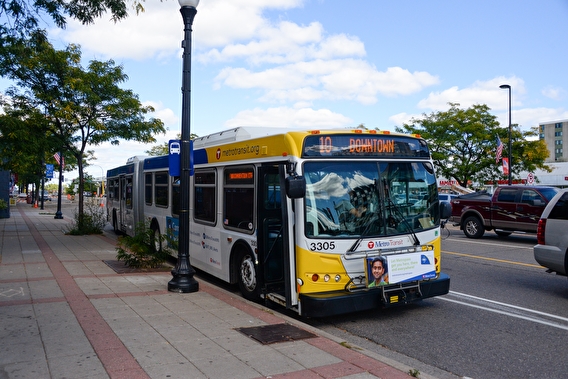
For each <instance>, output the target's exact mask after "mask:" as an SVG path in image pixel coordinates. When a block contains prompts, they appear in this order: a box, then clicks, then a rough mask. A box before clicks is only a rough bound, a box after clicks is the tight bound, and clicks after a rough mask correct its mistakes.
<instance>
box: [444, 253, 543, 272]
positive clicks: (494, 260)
mask: <svg viewBox="0 0 568 379" xmlns="http://www.w3.org/2000/svg"><path fill="white" fill-rule="evenodd" d="M442 253H444V254H450V255H458V256H460V257H467V258H475V259H482V260H486V261H493V262H500V263H509V264H513V265H519V266H526V267H534V268H542V269H544V267H542V266H541V265H535V264H532V263H522V262H515V261H508V260H506V259H497V258H488V257H480V256H478V255H471V254H464V253H456V252H453V251H442Z"/></svg>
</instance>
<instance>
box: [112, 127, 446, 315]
mask: <svg viewBox="0 0 568 379" xmlns="http://www.w3.org/2000/svg"><path fill="white" fill-rule="evenodd" d="M192 142H193V150H192V157H193V158H192V159H193V169H194V173H193V175H192V176H191V183H190V231H189V238H190V241H189V242H190V262H191V265H192V266H194V267H196V268H198V269H200V270H202V271H204V272H207V273H209V274H211V275H214V276H215V277H218V278H220V279H222V280H224V281H226V282H228V283H232V284H238V286H239V288H240V290H241V292H242V294H243V296H244V297H245V298H247V299H251V300H259V299H265V300H270V301H272V302H276V303H279V304H281V305H283V306H284V307H286V308H288V309H292V310H295V311H296V312H298V313H299V314H300V315H303V316H307V317H320V316H328V315H333V314H340V313H347V312H354V311H360V310H366V309H373V308H381V307H388V306H393V305H399V304H406V303H410V302H413V301H417V300H421V299H425V298H429V297H433V296H438V295H444V294H446V293H448V291H449V284H450V278H449V276H448V275H446V274H444V273H443V272H441V270H440V257H441V237H440V221H441V219H444V218H447V217H449V210H448V207H447V205H446V204H440V202H439V201H438V188H437V181H436V177H435V174H434V166H433V163H432V160H431V157H430V152H429V150H428V146H427V144H426V142H425V141H424V140H423V139H422V138H420V136H418V135H403V134H394V133H390V132H386V131H385V132H381V131H363V130H341V131H339V130H332V131H324V130H312V131H290V130H275V129H271V128H263V129H260V128H235V129H230V130H225V131H223V132H219V133H215V134H211V135H209V136H205V137H200V138H197V139H195V140H193V141H192ZM107 182H108V187H107V196H108V201H107V211H108V219H109V221H110V222H111V223H112V225H113V227H114V229H115V231H117V232H118V231H119V232H123V233H127V234H133V233H134V231H135V229H136V224H137V223H139V222H142V221H145V220H146V221H147V222H148V225H150V227H151V228H152V230H153V231H154V234H155V235H156V237H158V236H159V235H161V234H164V233H165V234H167V235H169V236H170V237H172V238H176V237H177V235H178V228H179V222H178V220H179V218H178V215H179V191H180V186H179V177H175V176H170V175H169V171H168V156H163V157H146V158H138V157H135V158H132V159H130V160H129V162H127V164H126V165H124V166H121V167H117V168H115V169H111V170H109V171H108V173H107ZM155 240H156V241H159V240H160V238H155ZM157 245H158V246H156V248H157V249H160V248H162V247H161V246H160V245H159V244H157Z"/></svg>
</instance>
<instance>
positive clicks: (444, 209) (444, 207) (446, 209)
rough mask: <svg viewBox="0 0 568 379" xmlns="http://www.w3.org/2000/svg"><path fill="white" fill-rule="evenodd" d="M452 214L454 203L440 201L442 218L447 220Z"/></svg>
mask: <svg viewBox="0 0 568 379" xmlns="http://www.w3.org/2000/svg"><path fill="white" fill-rule="evenodd" d="M451 215H452V205H451V204H450V203H446V202H440V219H442V220H445V219H448V218H450V216H451Z"/></svg>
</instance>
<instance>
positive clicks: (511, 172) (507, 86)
mask: <svg viewBox="0 0 568 379" xmlns="http://www.w3.org/2000/svg"><path fill="white" fill-rule="evenodd" d="M499 88H501V89H508V90H509V185H511V184H513V157H512V156H511V142H512V140H511V128H512V124H511V86H510V85H508V84H502V85H500V86H499Z"/></svg>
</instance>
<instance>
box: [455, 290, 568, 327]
mask: <svg viewBox="0 0 568 379" xmlns="http://www.w3.org/2000/svg"><path fill="white" fill-rule="evenodd" d="M450 294H452V295H456V296H463V297H468V298H470V299H475V300H479V301H483V302H486V303H492V304H496V305H500V306H503V307H508V308H513V309H518V310H520V311H523V312H529V313H536V314H537V315H540V316H545V317H550V318H556V319H558V320H562V321H565V322H568V318H567V317H562V316H556V315H553V314H550V313H545V312H541V311H536V310H534V309H530V308H524V307H519V306H517V305H512V304H507V303H502V302H500V301H495V300H489V299H486V298H484V297H477V296H473V295H468V294H466V293H462V292H456V291H450Z"/></svg>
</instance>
